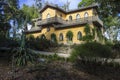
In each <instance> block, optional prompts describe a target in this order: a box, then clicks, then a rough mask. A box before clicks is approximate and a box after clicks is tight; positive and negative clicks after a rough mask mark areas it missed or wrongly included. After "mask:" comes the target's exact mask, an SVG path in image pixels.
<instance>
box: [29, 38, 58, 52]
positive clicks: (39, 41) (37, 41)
mask: <svg viewBox="0 0 120 80" xmlns="http://www.w3.org/2000/svg"><path fill="white" fill-rule="evenodd" d="M56 46H57V43H56V42H52V41H50V40H47V39H46V38H43V37H37V38H33V37H32V38H31V37H29V38H28V39H27V47H29V48H31V49H35V50H41V51H42V50H46V49H48V48H49V47H56Z"/></svg>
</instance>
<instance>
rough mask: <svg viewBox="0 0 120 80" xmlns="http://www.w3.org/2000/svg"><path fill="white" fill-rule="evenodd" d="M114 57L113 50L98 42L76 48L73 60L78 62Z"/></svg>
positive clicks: (72, 56) (73, 52)
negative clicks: (80, 60) (80, 59)
mask: <svg viewBox="0 0 120 80" xmlns="http://www.w3.org/2000/svg"><path fill="white" fill-rule="evenodd" d="M110 57H112V52H111V48H110V47H108V46H106V45H102V44H100V43H96V42H89V43H84V44H80V45H78V46H76V47H75V48H74V49H73V51H72V54H71V58H70V59H71V60H72V61H76V60H77V59H79V58H82V59H85V60H92V59H97V58H105V59H107V58H110Z"/></svg>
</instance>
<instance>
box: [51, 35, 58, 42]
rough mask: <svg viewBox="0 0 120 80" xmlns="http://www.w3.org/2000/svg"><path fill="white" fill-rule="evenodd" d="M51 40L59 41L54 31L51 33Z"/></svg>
mask: <svg viewBox="0 0 120 80" xmlns="http://www.w3.org/2000/svg"><path fill="white" fill-rule="evenodd" d="M51 41H52V42H57V38H56V34H54V33H52V34H51Z"/></svg>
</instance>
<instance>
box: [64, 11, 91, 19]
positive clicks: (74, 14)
mask: <svg viewBox="0 0 120 80" xmlns="http://www.w3.org/2000/svg"><path fill="white" fill-rule="evenodd" d="M86 12H87V13H88V14H89V16H93V10H92V9H88V10H84V11H80V12H74V13H69V14H67V15H66V20H69V16H72V19H73V20H74V19H76V15H77V14H79V15H80V18H84V14H85V13H86Z"/></svg>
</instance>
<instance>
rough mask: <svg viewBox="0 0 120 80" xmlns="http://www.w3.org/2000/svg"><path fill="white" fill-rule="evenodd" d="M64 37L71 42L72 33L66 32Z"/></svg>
mask: <svg viewBox="0 0 120 80" xmlns="http://www.w3.org/2000/svg"><path fill="white" fill-rule="evenodd" d="M66 37H67V40H68V41H72V40H73V32H72V31H68V32H67V33H66Z"/></svg>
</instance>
